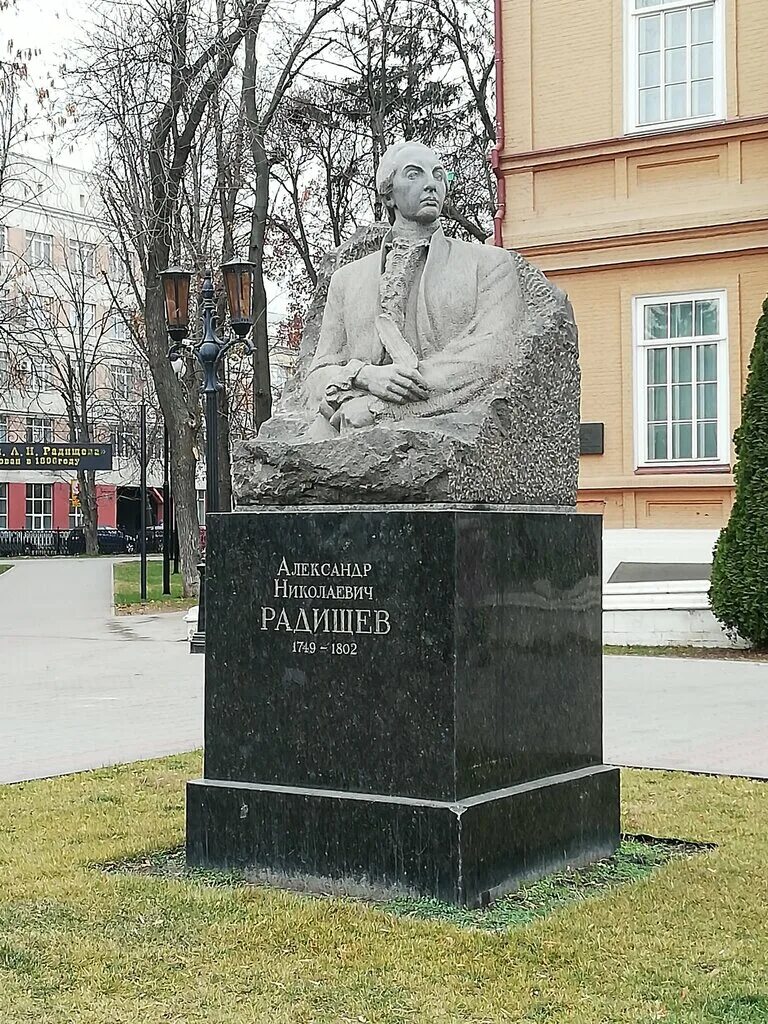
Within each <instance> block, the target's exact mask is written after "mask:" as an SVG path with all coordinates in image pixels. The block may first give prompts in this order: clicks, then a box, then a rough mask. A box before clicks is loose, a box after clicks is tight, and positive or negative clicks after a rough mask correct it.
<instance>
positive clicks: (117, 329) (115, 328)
mask: <svg viewBox="0 0 768 1024" xmlns="http://www.w3.org/2000/svg"><path fill="white" fill-rule="evenodd" d="M109 333H110V334H111V336H112V339H113V340H114V341H122V342H126V341H130V333H129V331H128V324H127V323H126V322H125V317H124V316H123V314H122V313H120V312H115V313H112V316H111V318H110V325H109Z"/></svg>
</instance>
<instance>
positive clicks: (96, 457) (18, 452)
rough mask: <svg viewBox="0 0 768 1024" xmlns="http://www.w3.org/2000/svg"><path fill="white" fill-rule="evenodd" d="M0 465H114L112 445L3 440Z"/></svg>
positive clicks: (68, 467)
mask: <svg viewBox="0 0 768 1024" xmlns="http://www.w3.org/2000/svg"><path fill="white" fill-rule="evenodd" d="M0 469H48V470H53V469H112V445H111V444H101V442H99V443H98V444H94V443H88V444H80V443H79V442H75V441H44V442H38V441H0Z"/></svg>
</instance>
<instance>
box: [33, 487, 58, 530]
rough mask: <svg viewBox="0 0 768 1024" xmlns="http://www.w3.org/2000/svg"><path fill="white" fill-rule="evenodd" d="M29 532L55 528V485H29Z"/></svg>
mask: <svg viewBox="0 0 768 1024" xmlns="http://www.w3.org/2000/svg"><path fill="white" fill-rule="evenodd" d="M26 527H27V529H28V530H51V529H52V528H53V485H52V484H27V520H26Z"/></svg>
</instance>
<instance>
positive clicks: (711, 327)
mask: <svg viewBox="0 0 768 1024" xmlns="http://www.w3.org/2000/svg"><path fill="white" fill-rule="evenodd" d="M719 319H720V303H719V302H718V301H717V299H705V300H701V299H699V301H698V302H697V303H696V334H697V335H698V336H699V337H701V336H702V335H703V336H705V337H706V335H708V334H719V333H720V325H719Z"/></svg>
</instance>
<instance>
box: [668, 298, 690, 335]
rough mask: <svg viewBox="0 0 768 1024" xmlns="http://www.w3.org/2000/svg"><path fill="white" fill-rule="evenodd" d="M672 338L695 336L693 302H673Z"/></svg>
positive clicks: (671, 318) (671, 316)
mask: <svg viewBox="0 0 768 1024" xmlns="http://www.w3.org/2000/svg"><path fill="white" fill-rule="evenodd" d="M669 336H670V338H691V337H693V303H692V302H673V303H671V304H670V307H669Z"/></svg>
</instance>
